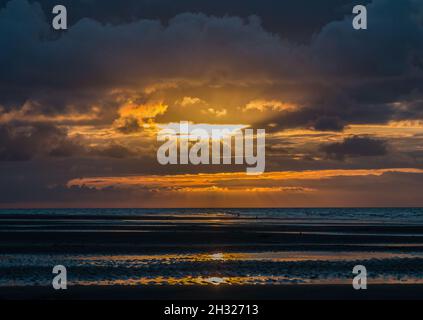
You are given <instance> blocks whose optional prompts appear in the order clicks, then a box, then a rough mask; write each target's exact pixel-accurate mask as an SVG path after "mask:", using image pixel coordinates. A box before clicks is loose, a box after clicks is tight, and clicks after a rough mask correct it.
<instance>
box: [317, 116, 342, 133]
mask: <svg viewBox="0 0 423 320" xmlns="http://www.w3.org/2000/svg"><path fill="white" fill-rule="evenodd" d="M313 127H314V129H315V130H317V131H342V130H344V127H345V124H344V122H343V121H342V120H341V119H339V118H338V117H327V116H323V117H320V118H317V120H316V122H315V123H314V126H313Z"/></svg>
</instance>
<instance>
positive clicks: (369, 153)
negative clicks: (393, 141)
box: [320, 136, 388, 160]
mask: <svg viewBox="0 0 423 320" xmlns="http://www.w3.org/2000/svg"><path fill="white" fill-rule="evenodd" d="M320 149H321V151H323V152H324V153H325V154H326V155H327V156H328V157H329V158H332V159H336V160H344V159H345V158H347V157H375V156H384V155H386V154H387V153H388V147H387V142H386V141H383V140H377V139H372V138H368V137H359V136H353V137H348V138H345V139H344V141H342V142H336V143H330V144H325V145H322V146H321V148H320Z"/></svg>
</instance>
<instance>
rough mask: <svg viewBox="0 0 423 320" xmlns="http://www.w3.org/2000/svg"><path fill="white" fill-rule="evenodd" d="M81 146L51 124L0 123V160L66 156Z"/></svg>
mask: <svg viewBox="0 0 423 320" xmlns="http://www.w3.org/2000/svg"><path fill="white" fill-rule="evenodd" d="M80 150H81V147H80V146H79V145H78V144H77V143H76V142H74V141H72V140H70V139H68V137H67V133H66V131H65V130H63V129H60V128H58V127H56V126H54V125H51V124H43V123H39V124H32V125H30V126H21V125H11V124H6V125H0V161H27V160H30V159H32V158H34V157H37V156H52V157H67V156H71V155H73V154H74V153H76V152H79V151H80Z"/></svg>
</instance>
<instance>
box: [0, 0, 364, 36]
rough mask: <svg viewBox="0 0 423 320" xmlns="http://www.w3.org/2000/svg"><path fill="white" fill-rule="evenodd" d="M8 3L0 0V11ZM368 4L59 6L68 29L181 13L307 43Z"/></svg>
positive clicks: (233, 0) (166, 1)
mask: <svg viewBox="0 0 423 320" xmlns="http://www.w3.org/2000/svg"><path fill="white" fill-rule="evenodd" d="M8 1H9V0H0V7H2V6H5V4H6V2H8ZM31 2H35V1H31ZM368 2H370V0H325V1H324V2H319V1H311V0H296V1H274V0H226V1H212V0H178V1H174V0H154V1H151V0H120V1H115V0H62V1H60V4H63V5H65V6H67V8H68V10H69V13H70V15H69V18H70V22H71V24H72V25H73V24H75V23H77V22H78V21H79V20H81V19H83V18H91V19H94V20H97V21H99V22H102V23H109V24H122V23H129V22H133V21H136V20H139V19H152V20H157V19H158V20H161V21H162V22H163V23H165V24H167V23H168V21H169V20H170V19H172V18H173V17H174V16H176V15H178V14H181V13H185V12H193V13H198V12H202V13H205V14H207V15H215V16H225V15H229V16H240V17H242V18H246V17H248V16H251V15H257V16H259V17H260V18H261V19H262V21H263V25H264V27H265V28H266V29H267V30H269V31H271V32H275V33H279V34H280V35H281V36H283V37H284V38H287V39H289V40H292V41H309V40H310V38H311V37H312V35H313V34H315V33H317V32H318V31H319V30H320V29H321V28H322V27H323V26H324V25H326V24H327V23H329V22H331V21H334V20H339V19H342V18H343V17H344V16H345V15H346V14H349V13H350V12H351V7H352V6H353V5H355V4H367V3H368ZM40 3H41V6H42V8H43V10H44V12H45V14H46V15H47V16H48V17H51V8H52V7H53V6H55V5H57V4H58V2H57V1H56V0H43V1H41V2H40Z"/></svg>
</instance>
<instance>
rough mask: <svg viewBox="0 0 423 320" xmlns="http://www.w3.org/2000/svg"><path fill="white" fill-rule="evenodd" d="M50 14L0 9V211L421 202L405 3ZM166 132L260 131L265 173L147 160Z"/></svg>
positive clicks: (422, 59)
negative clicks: (360, 25) (357, 9)
mask: <svg viewBox="0 0 423 320" xmlns="http://www.w3.org/2000/svg"><path fill="white" fill-rule="evenodd" d="M55 4H56V1H52V0H51V1H50V0H46V1H29V0H6V1H5V0H0V207H3V208H29V207H37V208H38V207H48V208H51V207H66V208H69V207H86V208H88V207H147V208H150V207H384V206H386V207H390V206H394V207H413V206H422V205H423V197H422V196H421V190H422V187H423V2H422V1H421V0H402V1H395V0H366V1H365V0H362V1H355V0H327V1H324V2H323V1H311V0H297V1H270V0H244V1H240V0H227V1H208V0H195V1H194V0H179V1H174V0H154V1H153V0H137V1H136V0H122V1H107V0H102V1H100V0H73V1H61V4H63V5H65V6H66V8H67V13H68V19H69V26H68V27H69V28H68V30H65V31H57V30H54V29H53V28H52V27H51V21H52V19H53V14H52V13H51V11H52V8H53V6H54V5H55ZM357 4H363V5H366V6H367V9H368V29H367V30H360V31H357V30H354V29H353V28H352V18H353V17H352V8H353V7H354V6H355V5H357ZM180 121H188V122H189V123H191V124H196V125H203V126H207V127H210V126H215V127H227V126H230V127H234V126H239V127H242V128H251V129H265V130H266V146H265V150H266V171H265V173H263V174H262V175H257V176H248V175H246V174H245V166H243V165H235V164H232V165H199V166H195V165H168V166H163V165H160V164H159V163H158V161H157V157H156V155H157V149H158V148H159V146H160V143H159V142H158V141H157V133H158V131H159V130H160V128H163V127H164V126H168V125H174V124H175V123H179V122H180Z"/></svg>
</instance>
